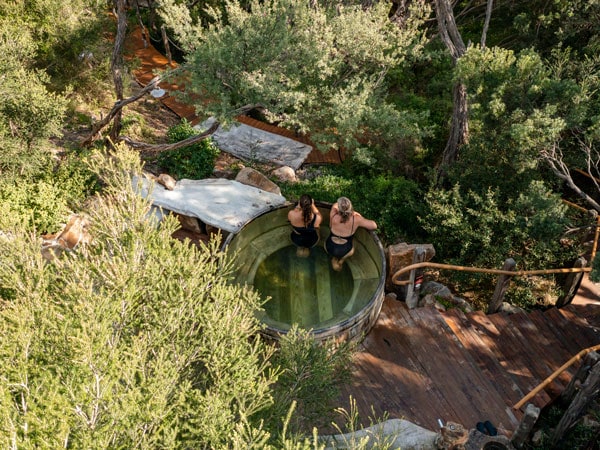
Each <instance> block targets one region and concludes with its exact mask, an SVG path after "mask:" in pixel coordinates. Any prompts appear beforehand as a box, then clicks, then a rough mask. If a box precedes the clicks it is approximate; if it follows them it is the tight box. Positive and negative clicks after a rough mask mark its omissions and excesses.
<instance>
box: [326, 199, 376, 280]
mask: <svg viewBox="0 0 600 450" xmlns="http://www.w3.org/2000/svg"><path fill="white" fill-rule="evenodd" d="M359 227H363V228H366V229H367V230H371V231H372V230H376V229H377V224H376V223H375V221H373V220H369V219H365V218H364V217H363V216H361V215H360V213H357V212H356V211H354V210H353V209H352V202H351V201H350V199H348V198H346V197H340V198H338V200H337V202H336V203H334V204H333V206H332V207H331V211H330V212H329V229H330V230H331V233H330V234H329V236H328V237H327V240H326V241H325V250H326V251H327V253H328V254H329V255H330V256H332V259H331V266H332V267H333V270H336V271H338V272H339V271H340V270H342V265H343V264H344V261H345V260H346V259H347V258H349V257H351V256H352V255H353V254H354V243H353V242H352V241H353V239H354V233H355V232H356V230H357V229H358V228H359Z"/></svg>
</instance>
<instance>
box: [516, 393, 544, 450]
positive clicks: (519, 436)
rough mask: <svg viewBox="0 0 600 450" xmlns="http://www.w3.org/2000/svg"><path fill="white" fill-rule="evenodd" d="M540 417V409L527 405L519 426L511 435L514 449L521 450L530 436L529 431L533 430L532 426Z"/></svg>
mask: <svg viewBox="0 0 600 450" xmlns="http://www.w3.org/2000/svg"><path fill="white" fill-rule="evenodd" d="M539 416H540V408H538V407H537V406H535V405H534V404H533V403H528V404H527V407H526V408H525V414H524V415H523V418H522V419H521V423H520V424H519V428H517V430H516V431H515V432H514V433H513V435H512V438H511V440H510V442H511V444H512V445H513V446H515V448H522V447H523V444H524V443H525V441H526V440H527V438H528V437H529V435H530V434H531V430H533V426H534V425H535V422H536V421H537V419H538V417H539Z"/></svg>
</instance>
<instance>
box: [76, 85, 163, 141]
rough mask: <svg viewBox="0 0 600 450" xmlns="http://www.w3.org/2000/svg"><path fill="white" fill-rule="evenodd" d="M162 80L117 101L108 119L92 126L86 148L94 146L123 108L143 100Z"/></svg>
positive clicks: (107, 116) (105, 118) (103, 119)
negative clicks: (100, 134)
mask: <svg viewBox="0 0 600 450" xmlns="http://www.w3.org/2000/svg"><path fill="white" fill-rule="evenodd" d="M161 80H162V77H161V76H160V75H159V76H156V77H154V78H153V79H152V80H150V82H149V83H148V84H147V85H146V87H144V88H143V89H142V90H141V91H139V92H138V93H137V94H135V95H132V96H131V97H128V98H126V99H123V100H117V101H116V102H115V104H114V106H113V107H112V109H111V110H110V112H109V113H108V114H107V115H106V117H104V118H102V119H101V120H99V121H98V122H96V123H94V124H93V125H92V131H91V133H90V136H88V138H87V139H86V140H85V141H83V143H82V145H83V146H85V147H89V146H90V145H91V144H92V142H94V141H95V140H96V139H98V137H99V133H100V131H102V129H104V128H105V127H106V126H107V125H108V124H109V123H110V122H111V120H112V119H113V117H115V116H116V115H117V113H118V112H119V111H121V110H122V109H123V107H125V106H127V105H129V104H130V103H133V102H135V101H137V100H139V99H140V98H142V97H143V96H144V95H146V94H147V93H149V92H150V91H151V90H152V89H154V88H156V87H157V86H158V83H159V82H160V81H161Z"/></svg>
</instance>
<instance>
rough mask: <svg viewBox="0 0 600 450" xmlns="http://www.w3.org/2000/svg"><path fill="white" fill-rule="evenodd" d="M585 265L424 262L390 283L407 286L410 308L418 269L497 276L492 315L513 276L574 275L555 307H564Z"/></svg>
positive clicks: (406, 269) (404, 269)
mask: <svg viewBox="0 0 600 450" xmlns="http://www.w3.org/2000/svg"><path fill="white" fill-rule="evenodd" d="M586 263H587V261H586V260H585V258H579V259H578V260H577V261H576V263H575V267H570V268H562V269H543V270H514V267H515V266H516V263H515V261H514V260H513V259H512V258H508V259H507V260H506V261H505V262H504V266H503V268H502V269H486V268H481V267H468V266H457V265H453V264H440V263H433V262H428V261H425V262H418V263H415V264H411V265H409V266H406V267H402V268H401V269H399V270H397V271H396V272H395V273H394V274H393V275H392V279H391V281H392V283H393V284H395V285H398V286H401V285H406V284H408V286H409V289H408V292H407V298H406V302H407V305H408V307H409V308H410V307H414V306H416V305H415V304H412V303H413V302H412V294H413V289H412V288H413V286H414V279H415V273H416V270H418V269H423V268H426V267H427V268H432V269H446V270H456V271H460V272H476V273H489V274H495V275H499V277H498V281H497V283H496V289H495V290H494V295H493V296H492V300H491V301H490V304H489V306H488V310H487V314H493V313H495V312H497V311H498V309H499V308H500V305H502V301H503V299H504V294H505V292H506V289H507V288H508V285H509V283H510V279H511V278H512V277H515V276H534V275H547V274H554V273H569V274H576V276H573V277H569V278H570V279H569V280H567V282H566V283H565V284H566V286H565V287H566V292H567V294H565V296H563V297H562V298H561V301H560V304H559V305H557V306H564V305H566V304H568V303H570V301H571V300H572V298H573V296H574V295H575V293H576V292H575V291H576V289H577V286H579V283H580V281H581V277H583V274H584V273H585V272H591V270H592V268H591V267H585V265H586ZM407 272H410V273H411V276H410V279H409V280H399V279H398V277H399V276H400V275H403V274H405V273H407ZM409 297H410V298H409Z"/></svg>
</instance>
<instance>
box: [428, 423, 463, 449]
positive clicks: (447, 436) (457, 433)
mask: <svg viewBox="0 0 600 450" xmlns="http://www.w3.org/2000/svg"><path fill="white" fill-rule="evenodd" d="M468 438H469V431H468V430H467V429H465V427H463V426H462V425H461V424H459V423H455V422H448V423H446V425H444V426H443V427H442V429H441V432H440V434H439V435H438V436H437V438H436V440H435V444H436V445H437V448H438V449H444V450H450V449H452V450H454V449H458V448H464V444H465V443H466V442H467V440H468Z"/></svg>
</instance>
